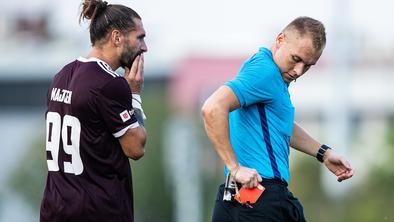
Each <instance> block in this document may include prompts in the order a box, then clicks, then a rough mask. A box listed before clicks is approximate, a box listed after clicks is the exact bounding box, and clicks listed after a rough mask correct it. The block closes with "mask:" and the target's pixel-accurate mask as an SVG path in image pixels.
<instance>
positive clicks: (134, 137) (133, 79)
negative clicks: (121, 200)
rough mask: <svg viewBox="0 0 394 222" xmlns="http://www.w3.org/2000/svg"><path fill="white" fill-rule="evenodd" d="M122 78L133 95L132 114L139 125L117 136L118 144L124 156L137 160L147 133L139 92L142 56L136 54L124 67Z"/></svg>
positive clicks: (142, 78) (142, 152)
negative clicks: (128, 64)
mask: <svg viewBox="0 0 394 222" xmlns="http://www.w3.org/2000/svg"><path fill="white" fill-rule="evenodd" d="M124 78H125V79H126V81H127V83H128V84H129V87H130V90H131V92H132V97H133V109H134V115H135V117H136V118H137V120H138V123H139V125H140V126H139V127H137V128H133V129H128V130H127V132H126V133H125V135H123V136H122V137H120V138H119V142H120V145H121V146H122V149H123V152H124V153H125V155H126V156H128V157H129V158H131V159H134V160H138V159H139V158H141V157H142V156H144V153H145V148H144V147H145V143H146V137H147V133H146V130H145V128H144V119H146V117H145V114H144V110H143V109H142V101H141V97H140V93H141V91H142V86H143V84H144V56H143V54H141V55H138V56H137V57H136V58H135V59H134V61H133V64H132V65H131V67H130V68H128V67H125V73H124Z"/></svg>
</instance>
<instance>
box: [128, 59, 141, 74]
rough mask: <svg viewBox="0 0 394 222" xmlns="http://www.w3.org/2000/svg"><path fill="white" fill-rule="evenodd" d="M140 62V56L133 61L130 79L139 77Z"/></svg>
mask: <svg viewBox="0 0 394 222" xmlns="http://www.w3.org/2000/svg"><path fill="white" fill-rule="evenodd" d="M139 62H140V56H139V55H138V56H137V57H135V59H134V61H133V64H132V65H131V68H130V75H129V77H130V78H131V79H134V78H135V76H136V75H137V71H138V64H139Z"/></svg>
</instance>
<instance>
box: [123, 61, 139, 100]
mask: <svg viewBox="0 0 394 222" xmlns="http://www.w3.org/2000/svg"><path fill="white" fill-rule="evenodd" d="M124 77H125V79H126V80H127V82H128V83H129V86H130V89H131V92H132V93H137V94H139V93H140V92H141V91H142V86H143V84H144V56H143V54H141V55H138V56H137V57H136V58H135V59H134V61H133V64H132V65H131V67H130V68H128V67H126V68H125V74H124Z"/></svg>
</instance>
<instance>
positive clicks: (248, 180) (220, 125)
mask: <svg viewBox="0 0 394 222" xmlns="http://www.w3.org/2000/svg"><path fill="white" fill-rule="evenodd" d="M239 107H240V104H239V101H238V99H237V96H236V95H235V94H234V92H233V91H232V89H231V88H230V87H228V86H221V87H220V88H219V89H218V90H216V91H215V92H214V93H213V94H212V95H211V96H210V97H209V98H208V99H207V100H206V101H205V103H204V105H203V107H202V110H201V114H202V117H203V119H204V124H205V130H206V132H207V135H208V137H209V139H210V140H211V142H212V144H213V146H214V148H215V150H216V152H217V153H218V154H219V156H220V158H221V159H222V160H223V162H224V164H225V165H226V166H227V168H228V169H229V171H230V173H231V175H232V176H233V177H234V178H235V180H236V181H238V182H240V183H242V184H243V185H244V186H246V187H255V186H257V183H258V181H261V177H260V175H259V174H258V173H257V171H256V170H255V169H250V168H246V167H242V166H240V165H239V164H238V160H237V157H236V156H235V153H234V150H233V148H232V146H231V143H230V135H229V124H228V121H229V113H230V112H231V111H233V110H234V109H237V108H239Z"/></svg>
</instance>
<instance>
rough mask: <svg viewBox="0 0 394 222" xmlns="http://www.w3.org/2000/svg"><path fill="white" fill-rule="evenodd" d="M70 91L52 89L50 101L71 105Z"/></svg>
mask: <svg viewBox="0 0 394 222" xmlns="http://www.w3.org/2000/svg"><path fill="white" fill-rule="evenodd" d="M72 93H73V92H72V91H70V90H66V89H58V88H53V89H52V93H51V100H52V101H56V102H62V103H67V104H71V95H72Z"/></svg>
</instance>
